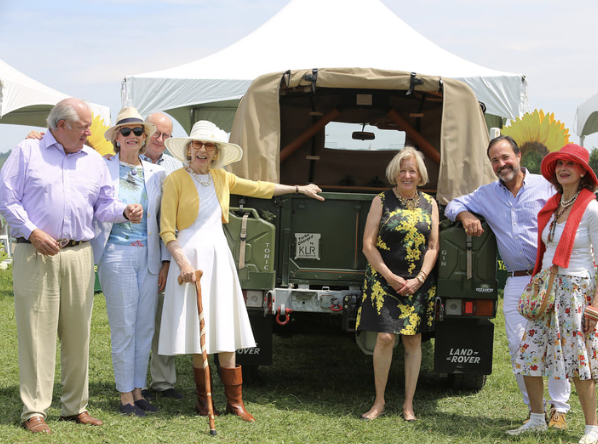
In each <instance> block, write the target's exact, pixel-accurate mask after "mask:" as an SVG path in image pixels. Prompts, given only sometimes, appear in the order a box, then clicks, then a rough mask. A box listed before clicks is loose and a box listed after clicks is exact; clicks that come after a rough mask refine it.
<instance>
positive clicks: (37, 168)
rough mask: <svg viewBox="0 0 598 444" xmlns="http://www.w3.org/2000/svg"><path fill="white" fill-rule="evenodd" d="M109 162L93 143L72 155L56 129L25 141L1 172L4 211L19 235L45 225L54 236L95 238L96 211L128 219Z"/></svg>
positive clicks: (112, 219) (105, 218) (1, 207)
mask: <svg viewBox="0 0 598 444" xmlns="http://www.w3.org/2000/svg"><path fill="white" fill-rule="evenodd" d="M125 207H126V205H125V204H124V203H122V202H121V201H119V200H118V199H116V198H115V196H114V188H113V186H112V181H111V179H110V174H109V172H108V168H107V167H106V162H104V159H102V156H100V155H99V154H98V153H97V152H96V151H94V150H93V148H89V147H87V146H84V147H83V149H82V150H81V151H78V152H76V153H72V154H66V153H65V152H64V148H63V147H62V145H60V144H59V143H58V142H57V141H56V139H55V138H54V136H53V135H52V133H51V132H50V131H47V132H46V134H45V135H44V137H43V138H42V139H41V140H36V139H27V140H24V141H23V142H21V143H20V144H19V145H18V146H17V147H16V148H15V149H14V150H12V153H11V154H10V156H9V157H8V159H7V160H6V163H5V164H4V166H3V167H2V172H0V213H1V214H2V216H4V218H5V219H6V220H7V222H8V224H9V225H10V228H11V234H12V235H13V236H14V237H24V238H26V239H29V236H30V235H31V233H32V232H33V231H34V230H35V229H37V228H39V229H41V230H42V231H44V232H46V233H47V234H49V235H50V236H52V237H53V238H54V239H60V238H66V239H72V240H77V241H87V240H91V239H93V238H94V237H95V231H94V228H93V225H92V221H93V218H94V216H95V217H96V218H97V219H98V220H100V221H102V222H124V221H126V219H125V217H124V216H123V211H124V209H125Z"/></svg>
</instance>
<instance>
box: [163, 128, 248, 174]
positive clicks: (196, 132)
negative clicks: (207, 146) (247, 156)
mask: <svg viewBox="0 0 598 444" xmlns="http://www.w3.org/2000/svg"><path fill="white" fill-rule="evenodd" d="M192 140H199V141H201V142H213V143H215V144H216V147H217V148H218V158H217V160H215V161H214V162H213V164H212V166H211V167H212V168H214V169H217V168H223V167H225V166H226V165H230V164H231V163H235V162H238V161H239V160H241V158H242V157H243V150H242V149H241V147H240V146H239V145H236V144H234V143H229V142H228V136H227V135H226V132H225V131H224V130H221V129H220V128H218V127H217V126H216V125H215V124H213V123H212V122H209V121H207V120H200V121H198V122H195V125H193V128H191V134H190V135H189V137H172V138H170V139H167V140H165V141H164V144H165V145H166V148H168V151H169V152H170V154H172V155H173V156H174V157H175V158H176V159H178V160H180V161H181V162H183V163H184V164H188V163H189V160H188V159H187V149H188V145H189V142H191V141H192Z"/></svg>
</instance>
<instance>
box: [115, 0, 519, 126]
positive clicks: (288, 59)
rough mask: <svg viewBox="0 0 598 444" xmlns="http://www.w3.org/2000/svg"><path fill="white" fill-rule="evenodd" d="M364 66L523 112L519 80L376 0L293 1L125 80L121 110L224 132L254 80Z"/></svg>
mask: <svg viewBox="0 0 598 444" xmlns="http://www.w3.org/2000/svg"><path fill="white" fill-rule="evenodd" d="M342 67H346V68H349V67H355V68H357V67H361V68H377V69H389V70H397V71H410V72H418V73H420V74H427V75H439V76H443V77H448V78H455V79H459V80H463V81H464V82H465V83H467V84H468V85H469V86H470V87H471V88H472V89H473V91H474V92H475V94H476V96H477V97H478V100H480V101H481V102H484V103H485V105H486V107H487V112H488V113H489V114H493V115H496V116H501V117H506V118H515V117H517V116H522V115H523V113H524V112H525V111H526V110H527V82H526V80H525V77H524V76H523V75H521V74H511V73H506V72H500V71H494V70H491V69H488V68H485V67H483V66H479V65H476V64H474V63H471V62H468V61H467V60H464V59H462V58H460V57H457V56H455V55H453V54H451V53H449V52H447V51H445V50H444V49H442V48H440V47H439V46H437V45H435V44H434V43H432V42H431V41H429V40H428V39H426V38H425V37H423V36H422V35H420V34H419V33H417V32H416V31H415V30H414V29H412V28H411V27H410V26H409V25H407V24H406V23H405V22H403V21H402V20H401V19H400V18H399V17H397V16H396V15H395V14H394V13H393V12H392V11H390V10H389V9H388V8H387V7H386V6H385V5H384V4H383V3H381V2H380V1H379V0H292V1H291V2H290V3H289V4H288V5H287V6H286V7H285V8H284V9H282V10H281V11H280V12H279V13H278V14H276V15H275V16H274V17H273V18H271V19H270V20H269V21H268V22H267V23H265V24H264V25H263V26H261V27H260V28H258V29H257V30H255V31H254V32H253V33H251V34H250V35H248V36H246V37H245V38H243V39H241V40H239V41H238V42H236V43H234V44H233V45H231V46H229V47H227V48H225V49H223V50H221V51H219V52H217V53H215V54H212V55H210V56H208V57H205V58H202V59H200V60H197V61H195V62H192V63H188V64H185V65H181V66H176V67H173V68H170V69H166V70H163V71H156V72H150V73H146V74H139V75H131V76H126V78H125V79H124V80H123V91H122V93H123V97H122V101H123V105H124V106H135V107H136V108H137V109H138V110H139V111H140V112H141V113H142V114H148V113H151V112H154V111H167V112H168V113H170V114H171V115H172V116H173V117H175V118H176V119H177V120H178V121H179V123H180V124H181V125H182V126H183V127H184V128H185V129H186V130H187V131H189V129H190V127H191V126H192V124H193V123H194V122H195V121H197V120H199V119H208V120H212V121H214V122H216V123H218V124H219V125H220V126H221V127H223V128H225V129H227V130H229V129H230V126H231V124H232V119H233V117H234V112H235V110H236V108H237V105H238V101H239V99H240V98H241V97H242V96H243V94H244V93H245V91H246V90H247V88H248V87H249V85H250V83H251V81H252V80H253V79H254V78H256V77H258V76H259V75H262V74H266V73H270V72H277V71H285V70H287V69H291V70H293V69H305V68H342Z"/></svg>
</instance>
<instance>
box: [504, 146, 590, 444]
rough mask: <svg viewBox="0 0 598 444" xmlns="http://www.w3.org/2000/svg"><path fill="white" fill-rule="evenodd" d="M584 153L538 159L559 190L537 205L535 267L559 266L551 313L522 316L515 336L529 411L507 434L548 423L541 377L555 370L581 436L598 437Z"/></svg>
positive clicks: (567, 150) (585, 440)
mask: <svg viewBox="0 0 598 444" xmlns="http://www.w3.org/2000/svg"><path fill="white" fill-rule="evenodd" d="M588 161H589V154H588V151H587V150H586V149H585V148H583V147H581V146H578V145H575V144H568V145H565V146H564V147H563V148H562V149H561V150H560V151H557V152H553V153H550V154H548V155H547V156H546V157H545V158H544V160H543V161H542V175H543V176H544V177H545V178H546V179H547V180H549V181H550V182H551V183H552V184H553V185H554V186H555V188H556V190H557V193H556V194H555V195H554V196H553V197H552V198H550V199H549V200H548V202H547V203H546V205H545V206H544V208H542V210H540V212H539V213H538V256H537V258H536V267H535V269H534V274H536V273H538V272H539V271H541V270H544V269H547V268H551V267H552V266H553V265H556V266H558V273H557V276H556V279H555V281H554V290H553V291H554V295H555V302H554V309H553V310H551V311H550V313H547V314H546V315H544V316H543V317H542V318H540V319H537V320H534V321H531V320H530V321H528V323H527V326H526V330H525V334H524V336H523V338H522V340H521V346H520V348H519V351H518V353H517V357H516V362H515V372H516V373H518V374H522V375H523V376H524V380H525V386H526V388H527V392H528V394H529V399H530V407H531V415H530V420H529V421H528V422H527V423H525V424H524V425H522V426H521V427H519V428H517V429H515V430H509V431H507V434H509V435H519V434H521V433H529V432H542V431H545V430H546V429H547V426H546V420H545V416H544V384H543V379H542V377H543V376H554V377H556V378H572V379H573V381H574V383H575V388H576V390H577V394H578V396H579V401H580V403H581V407H582V409H583V413H584V416H585V424H586V427H585V433H584V435H583V437H582V438H581V440H580V441H579V442H580V443H581V444H589V443H598V423H597V421H596V384H595V380H596V379H598V356H597V352H598V334H597V333H596V319H598V311H596V310H595V309H598V293H597V291H596V276H595V267H594V255H593V250H596V251H598V202H596V198H595V196H594V193H593V192H594V190H595V189H596V186H597V185H598V180H597V179H596V174H594V171H592V168H591V167H590V166H589V164H588ZM587 307H589V308H587ZM593 308H595V309H593Z"/></svg>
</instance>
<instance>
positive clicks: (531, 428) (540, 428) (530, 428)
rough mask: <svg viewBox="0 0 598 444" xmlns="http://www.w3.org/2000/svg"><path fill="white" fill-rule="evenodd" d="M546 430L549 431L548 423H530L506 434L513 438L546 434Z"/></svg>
mask: <svg viewBox="0 0 598 444" xmlns="http://www.w3.org/2000/svg"><path fill="white" fill-rule="evenodd" d="M546 430H548V426H547V425H546V423H542V424H537V425H532V422H531V421H529V422H526V423H525V424H523V425H522V426H521V427H519V428H518V429H514V430H507V431H506V433H507V435H511V436H519V435H521V434H522V433H529V432H545V431H546ZM580 442H581V441H580Z"/></svg>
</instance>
